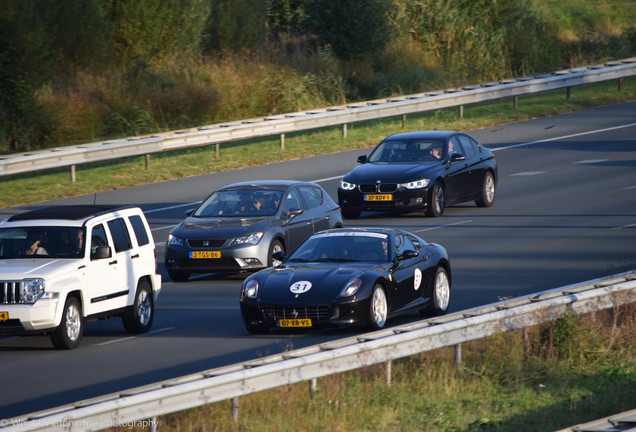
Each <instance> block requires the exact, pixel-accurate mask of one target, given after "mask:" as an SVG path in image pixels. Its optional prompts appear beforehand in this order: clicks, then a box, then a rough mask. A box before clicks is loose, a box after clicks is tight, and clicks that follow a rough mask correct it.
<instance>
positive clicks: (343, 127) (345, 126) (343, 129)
mask: <svg viewBox="0 0 636 432" xmlns="http://www.w3.org/2000/svg"><path fill="white" fill-rule="evenodd" d="M342 137H343V138H346V137H347V124H346V123H345V124H343V125H342Z"/></svg>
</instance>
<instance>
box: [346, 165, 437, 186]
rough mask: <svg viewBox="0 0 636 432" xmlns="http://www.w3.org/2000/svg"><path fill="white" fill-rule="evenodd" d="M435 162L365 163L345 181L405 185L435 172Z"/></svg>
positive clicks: (347, 176)
mask: <svg viewBox="0 0 636 432" xmlns="http://www.w3.org/2000/svg"><path fill="white" fill-rule="evenodd" d="M434 167H435V162H431V163H417V164H410V163H392V164H387V163H365V164H362V165H358V166H357V167H355V168H354V169H353V170H352V171H351V172H350V173H349V174H347V175H346V176H345V177H344V180H345V181H347V182H349V183H356V184H359V183H375V182H376V181H378V180H380V181H381V182H382V183H403V182H407V181H413V180H417V179H420V178H423V177H425V176H426V174H427V173H428V172H430V171H431V170H433V169H434Z"/></svg>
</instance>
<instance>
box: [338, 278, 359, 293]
mask: <svg viewBox="0 0 636 432" xmlns="http://www.w3.org/2000/svg"><path fill="white" fill-rule="evenodd" d="M361 286H362V281H361V280H360V279H358V278H355V279H352V280H350V281H349V282H348V283H347V285H345V287H344V288H343V289H342V291H340V297H351V296H352V295H354V294H355V293H356V292H358V289H360V287H361Z"/></svg>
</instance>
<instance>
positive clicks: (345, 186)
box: [340, 180, 356, 190]
mask: <svg viewBox="0 0 636 432" xmlns="http://www.w3.org/2000/svg"><path fill="white" fill-rule="evenodd" d="M355 188H356V185H355V184H353V183H349V182H346V181H344V180H342V181H340V189H342V190H354V189H355Z"/></svg>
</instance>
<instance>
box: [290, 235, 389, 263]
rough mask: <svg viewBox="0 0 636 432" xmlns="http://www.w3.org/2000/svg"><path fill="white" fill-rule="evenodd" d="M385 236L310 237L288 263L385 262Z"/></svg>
mask: <svg viewBox="0 0 636 432" xmlns="http://www.w3.org/2000/svg"><path fill="white" fill-rule="evenodd" d="M388 240H389V238H388V235H386V234H383V233H374V232H351V231H342V232H326V233H319V234H316V235H314V236H312V237H310V238H309V239H308V240H307V241H305V242H304V243H303V244H302V245H300V246H299V247H298V249H296V250H295V251H294V252H293V253H292V255H291V256H290V257H289V259H288V261H299V262H389V261H390V260H391V256H390V250H389V248H388Z"/></svg>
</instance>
